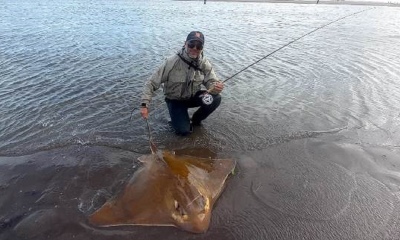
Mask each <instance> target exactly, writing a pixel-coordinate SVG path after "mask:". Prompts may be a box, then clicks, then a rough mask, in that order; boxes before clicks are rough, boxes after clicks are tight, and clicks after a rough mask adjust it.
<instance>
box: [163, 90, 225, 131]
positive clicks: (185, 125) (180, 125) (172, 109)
mask: <svg viewBox="0 0 400 240" xmlns="http://www.w3.org/2000/svg"><path fill="white" fill-rule="evenodd" d="M204 92H205V91H198V92H197V93H196V94H195V95H194V96H193V97H191V98H189V99H187V100H171V99H165V102H166V103H167V106H168V111H169V115H170V116H171V122H172V127H173V128H174V130H175V132H176V133H177V134H179V135H187V134H189V133H190V118H189V113H188V109H189V108H194V107H200V108H199V109H197V111H196V112H195V113H194V114H193V116H192V123H193V125H200V122H201V121H203V120H204V119H206V118H207V117H208V116H209V115H210V114H211V113H212V112H214V110H215V109H217V107H218V106H219V105H220V103H221V95H219V94H217V95H212V96H213V99H214V101H213V102H212V103H211V104H210V105H206V104H204V103H203V102H202V100H201V97H199V96H200V95H201V94H202V93H204Z"/></svg>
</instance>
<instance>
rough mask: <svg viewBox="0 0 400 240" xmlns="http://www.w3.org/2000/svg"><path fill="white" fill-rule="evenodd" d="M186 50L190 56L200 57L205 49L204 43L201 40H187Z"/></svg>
mask: <svg viewBox="0 0 400 240" xmlns="http://www.w3.org/2000/svg"><path fill="white" fill-rule="evenodd" d="M185 47H186V52H187V53H188V55H189V57H190V58H198V57H199V55H200V54H201V51H203V44H202V43H201V42H200V41H196V40H194V41H187V42H186V43H185Z"/></svg>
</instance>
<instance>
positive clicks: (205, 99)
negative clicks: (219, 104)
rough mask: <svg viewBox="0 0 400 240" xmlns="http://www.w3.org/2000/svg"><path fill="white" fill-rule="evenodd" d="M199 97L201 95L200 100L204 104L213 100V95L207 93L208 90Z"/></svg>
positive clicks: (208, 103)
mask: <svg viewBox="0 0 400 240" xmlns="http://www.w3.org/2000/svg"><path fill="white" fill-rule="evenodd" d="M200 97H201V101H202V102H203V103H204V104H205V105H210V104H211V103H213V101H214V98H213V96H212V95H211V94H209V93H208V92H205V93H203V94H201V95H200Z"/></svg>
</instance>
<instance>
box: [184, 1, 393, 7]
mask: <svg viewBox="0 0 400 240" xmlns="http://www.w3.org/2000/svg"><path fill="white" fill-rule="evenodd" d="M178 1H197V2H204V0H178ZM206 2H257V3H298V4H317V1H309V0H304V1H302V0H299V1H296V0H206ZM318 4H332V5H367V6H389V7H400V3H391V2H374V1H326V0H325V1H323V0H322V1H319V2H318Z"/></svg>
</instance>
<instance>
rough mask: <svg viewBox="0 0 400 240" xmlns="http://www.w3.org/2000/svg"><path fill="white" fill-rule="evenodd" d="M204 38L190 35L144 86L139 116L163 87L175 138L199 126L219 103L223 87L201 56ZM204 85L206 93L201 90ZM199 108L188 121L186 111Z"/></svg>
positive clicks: (145, 116)
mask: <svg viewBox="0 0 400 240" xmlns="http://www.w3.org/2000/svg"><path fill="white" fill-rule="evenodd" d="M203 47H204V35H203V34H202V33H201V32H199V31H193V32H190V33H189V35H188V36H187V38H186V41H185V45H184V46H183V48H182V49H181V50H180V51H179V52H178V53H177V54H175V55H173V56H171V57H169V58H167V59H166V61H165V62H164V63H163V64H162V65H161V66H160V67H159V68H158V70H157V71H156V72H155V73H154V74H153V75H152V76H151V77H150V79H149V80H148V81H147V82H146V83H145V85H144V89H143V95H142V102H141V111H140V112H141V114H142V117H143V118H148V112H149V110H148V108H149V106H150V105H149V104H150V101H151V98H152V95H153V93H154V91H156V90H157V89H158V88H159V87H160V86H161V84H164V88H163V90H164V95H165V102H166V103H167V106H168V111H169V115H170V116H171V122H172V127H173V128H174V130H175V132H176V133H177V134H178V135H187V134H189V133H190V132H191V127H192V126H198V125H200V124H201V121H203V120H204V119H206V118H207V117H208V116H209V115H210V114H211V113H212V112H213V111H214V110H215V109H217V107H218V106H219V105H220V103H221V96H220V94H219V93H220V92H221V91H222V90H223V88H224V84H223V83H222V82H220V81H219V80H218V78H217V76H216V75H215V73H214V70H213V68H212V66H211V63H210V62H209V61H208V59H207V58H206V57H205V56H204V53H203ZM201 85H204V86H205V87H206V89H207V90H201ZM193 107H199V109H198V110H197V111H196V112H195V113H194V114H193V116H192V119H191V121H190V117H189V113H188V108H193Z"/></svg>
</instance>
